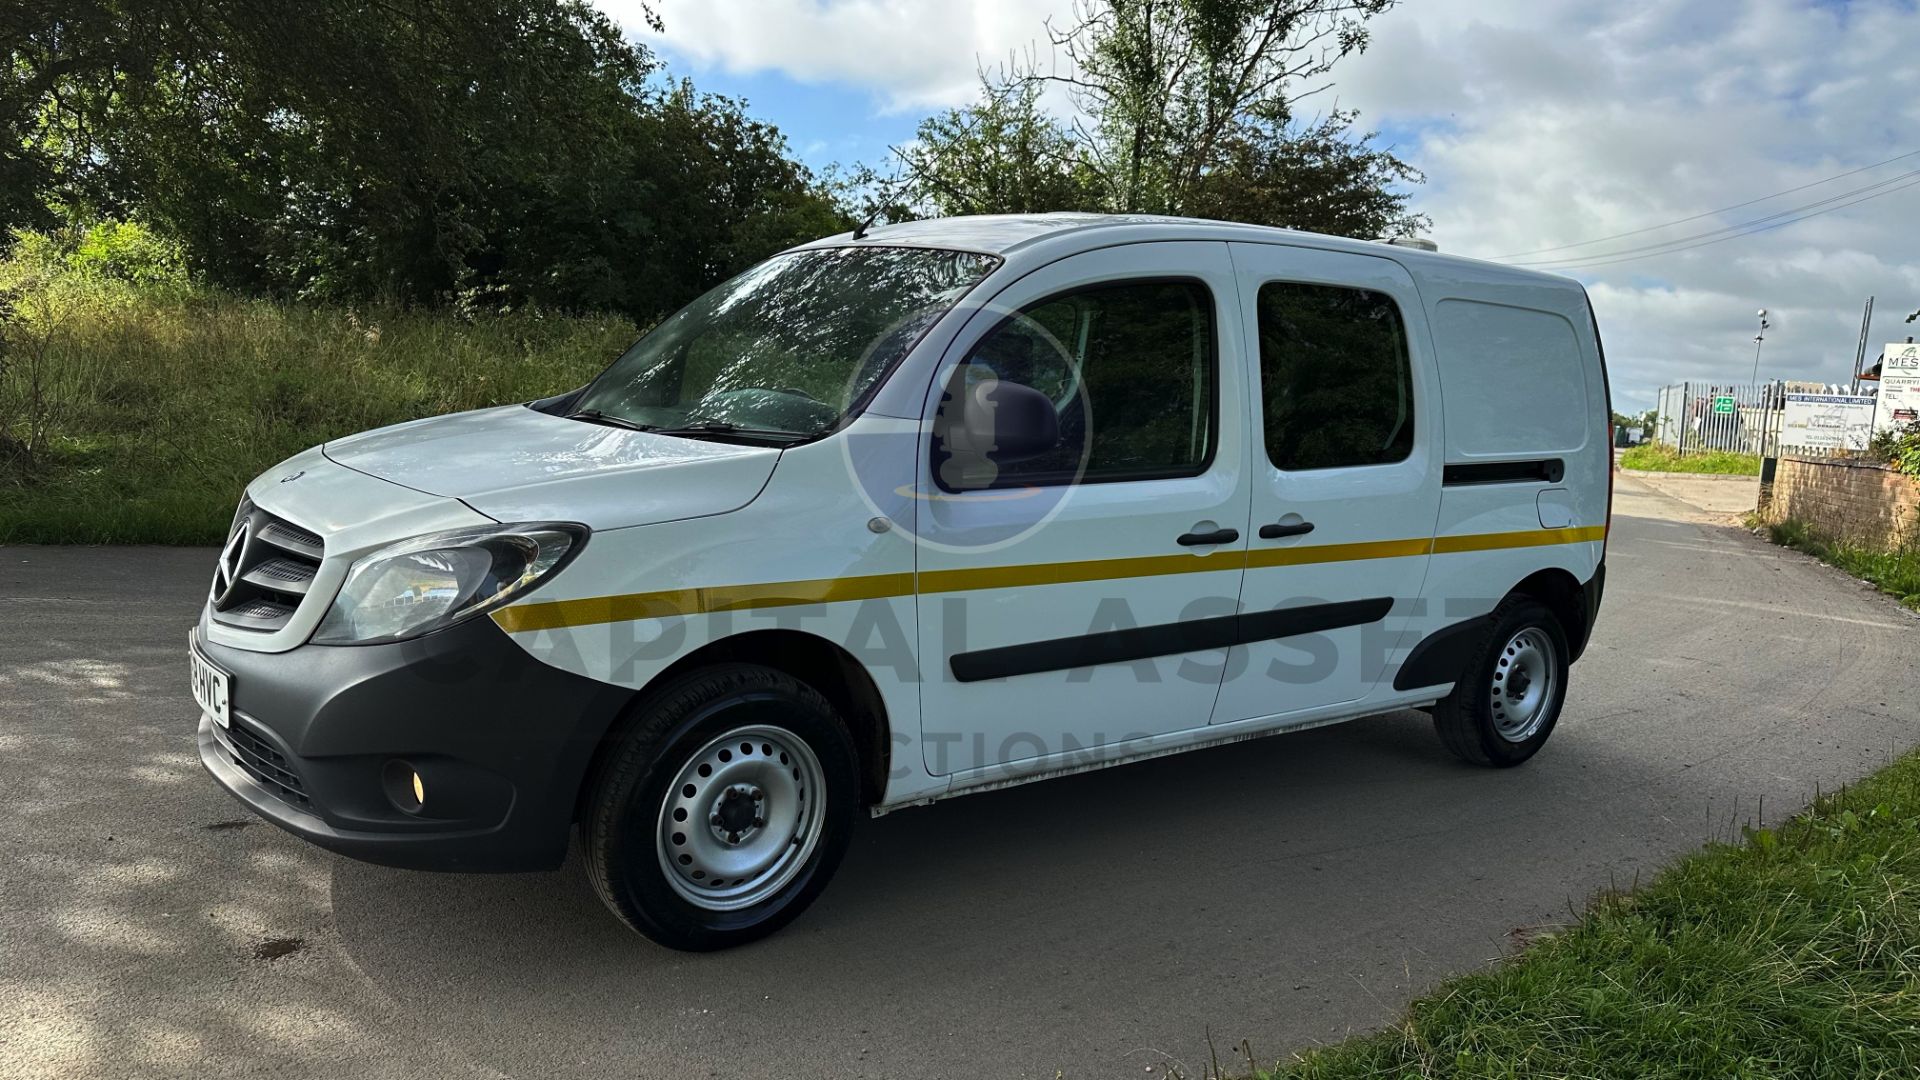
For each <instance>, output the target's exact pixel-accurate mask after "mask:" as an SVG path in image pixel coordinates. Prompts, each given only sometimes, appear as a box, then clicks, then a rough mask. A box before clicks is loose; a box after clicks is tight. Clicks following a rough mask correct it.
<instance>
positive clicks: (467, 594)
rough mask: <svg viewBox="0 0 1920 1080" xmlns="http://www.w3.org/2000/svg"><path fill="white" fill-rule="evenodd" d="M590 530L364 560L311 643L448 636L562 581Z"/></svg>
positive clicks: (410, 544)
mask: <svg viewBox="0 0 1920 1080" xmlns="http://www.w3.org/2000/svg"><path fill="white" fill-rule="evenodd" d="M586 542H587V528H586V526H584V525H572V524H564V523H556V522H542V523H538V524H521V525H488V526H482V527H479V528H473V529H460V530H457V531H455V532H444V533H433V534H431V535H428V536H419V537H415V538H414V539H412V540H406V541H402V542H401V543H398V544H394V545H392V546H391V547H385V548H381V549H380V550H378V551H375V552H372V553H371V554H368V555H365V556H363V557H361V558H360V559H359V561H357V562H355V563H354V564H353V568H352V569H350V570H348V571H347V580H346V583H345V584H344V585H342V586H340V594H339V595H338V596H336V597H335V598H334V601H333V607H332V608H330V609H329V610H328V611H327V617H326V618H325V619H323V620H321V622H320V629H319V630H318V631H316V632H315V633H314V635H313V640H314V643H315V644H319V645H374V644H379V643H382V642H389V641H401V640H404V639H406V638H412V637H419V636H420V635H421V634H426V633H430V632H432V631H434V630H440V629H444V628H446V627H449V626H452V625H453V624H454V623H457V622H460V621H461V620H463V619H469V618H472V617H473V616H475V615H479V614H481V613H482V612H487V611H492V610H493V609H494V608H497V607H499V606H501V605H502V604H505V603H507V602H508V601H510V600H513V599H514V598H515V597H518V596H520V595H522V594H523V593H526V592H527V591H528V590H530V589H533V588H535V587H537V586H538V585H539V584H540V583H541V582H543V581H545V580H546V579H548V578H550V577H552V576H553V575H554V574H555V573H558V572H559V570H560V568H561V567H562V566H565V565H566V564H567V563H568V562H569V561H571V560H572V558H573V556H574V555H575V554H577V553H578V552H579V550H580V548H581V547H582V546H583V545H585V544H586Z"/></svg>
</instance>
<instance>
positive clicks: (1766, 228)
mask: <svg viewBox="0 0 1920 1080" xmlns="http://www.w3.org/2000/svg"><path fill="white" fill-rule="evenodd" d="M1908 175H1910V176H1914V178H1913V179H1911V180H1908V181H1907V182H1906V183H1903V184H1899V185H1897V186H1895V187H1890V188H1884V189H1882V190H1880V191H1873V192H1871V193H1869V194H1865V195H1860V197H1859V198H1856V199H1851V200H1849V201H1847V202H1842V203H1838V204H1835V205H1833V206H1828V207H1826V208H1824V209H1820V210H1813V211H1810V212H1808V213H1805V214H1801V215H1799V216H1797V217H1790V218H1787V219H1786V220H1785V221H1776V222H1774V223H1772V224H1770V225H1762V226H1760V227H1759V228H1754V229H1743V230H1741V231H1739V232H1733V233H1729V234H1727V235H1725V236H1718V237H1714V238H1713V239H1710V240H1701V241H1699V242H1698V243H1692V244H1686V245H1684V246H1681V247H1676V248H1671V249H1669V250H1666V251H1649V252H1643V253H1641V254H1638V255H1621V256H1619V257H1617V258H1614V257H1607V256H1595V257H1593V258H1592V259H1588V260H1584V261H1576V262H1571V263H1566V264H1562V265H1557V266H1553V267H1550V269H1554V270H1591V269H1594V268H1596V267H1601V266H1611V265H1613V264H1615V263H1624V262H1633V261H1635V260H1637V259H1651V258H1653V257H1654V256H1656V255H1673V254H1676V253H1678V252H1682V251H1691V250H1692V249H1694V248H1703V247H1711V246H1712V245H1714V244H1723V243H1725V242H1727V241H1728V240H1737V239H1739V238H1740V237H1742V236H1752V235H1754V234H1755V233H1763V232H1772V231H1773V230H1774V229H1784V228H1786V227H1787V226H1788V225H1792V224H1794V223H1795V222H1799V221H1805V220H1807V219H1808V218H1815V217H1819V216H1820V215H1822V214H1831V213H1833V212H1834V211H1836V210H1845V209H1846V208H1847V207H1849V206H1857V205H1859V204H1860V203H1863V202H1868V201H1871V200H1873V199H1877V198H1879V197H1881V196H1882V195H1891V194H1893V193H1894V192H1896V191H1905V190H1906V189H1908V188H1911V187H1917V186H1920V175H1915V174H1908ZM1895 179H1900V178H1899V177H1895ZM1863 190H1864V189H1863ZM1856 194H1857V193H1856ZM1706 235H1711V234H1706Z"/></svg>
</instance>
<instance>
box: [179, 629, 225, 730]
mask: <svg viewBox="0 0 1920 1080" xmlns="http://www.w3.org/2000/svg"><path fill="white" fill-rule="evenodd" d="M187 664H188V667H189V670H190V671H191V672H192V677H191V680H190V681H191V682H192V684H193V700H194V701H197V702H199V703H200V711H201V712H203V713H206V714H207V715H208V716H211V717H213V722H214V723H216V724H219V725H220V726H221V727H226V726H228V724H230V723H231V722H232V721H231V718H230V717H229V716H228V711H227V700H228V697H227V691H228V689H229V688H230V687H231V686H232V683H233V677H232V676H230V675H228V674H227V673H226V672H224V671H221V670H220V669H219V668H217V667H214V666H213V665H212V664H211V663H209V662H208V661H207V658H206V657H204V656H201V655H200V650H199V648H197V647H196V646H195V645H194V643H193V633H192V632H191V631H189V632H188V634H187Z"/></svg>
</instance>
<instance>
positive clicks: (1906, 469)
mask: <svg viewBox="0 0 1920 1080" xmlns="http://www.w3.org/2000/svg"><path fill="white" fill-rule="evenodd" d="M1867 456H1868V457H1869V458H1872V459H1873V460H1875V461H1882V462H1885V463H1887V464H1888V465H1891V466H1893V467H1894V468H1895V469H1897V470H1899V471H1900V472H1901V473H1902V474H1903V475H1906V476H1911V477H1913V478H1914V479H1916V480H1920V423H1912V424H1901V425H1899V426H1898V427H1892V428H1888V429H1887V430H1885V431H1880V432H1876V433H1874V436H1873V441H1872V442H1870V443H1868V444H1867Z"/></svg>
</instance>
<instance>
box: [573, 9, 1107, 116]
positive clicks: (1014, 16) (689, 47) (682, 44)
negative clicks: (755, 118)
mask: <svg viewBox="0 0 1920 1080" xmlns="http://www.w3.org/2000/svg"><path fill="white" fill-rule="evenodd" d="M597 2H598V5H599V6H600V7H601V8H602V9H603V10H605V11H606V12H607V13H608V14H610V15H612V16H613V17H614V18H616V19H618V20H620V22H621V23H622V24H623V25H625V26H627V27H628V28H629V29H631V30H633V31H635V32H636V33H638V34H639V36H641V37H642V38H643V39H651V38H654V37H656V36H658V35H654V34H652V33H651V32H650V31H646V29H645V27H644V24H643V23H642V21H641V19H640V18H639V4H638V2H637V0H597ZM655 8H656V10H659V11H660V13H661V15H662V17H663V18H664V19H665V20H666V24H667V32H666V34H665V35H664V36H663V38H662V40H664V42H665V43H667V44H669V45H670V46H671V47H672V48H673V50H674V51H675V52H677V53H679V54H681V55H683V56H686V57H688V58H690V59H692V60H693V61H694V62H695V63H697V64H699V65H702V66H712V67H718V68H720V69H721V70H723V71H728V72H734V73H744V72H754V71H765V70H776V71H780V72H783V73H785V74H787V75H790V76H792V77H793V78H795V79H798V80H800V81H802V82H838V83H846V84H852V85H855V86H864V87H870V88H871V89H872V90H873V92H874V95H875V98H876V100H877V101H878V103H879V107H880V108H882V109H885V110H890V111H898V110H918V109H931V108H937V107H944V106H950V105H958V104H962V103H964V102H967V101H970V100H972V99H973V97H974V95H975V92H976V91H977V90H978V88H979V85H980V82H979V71H980V68H981V67H982V66H985V67H988V68H992V67H995V66H997V65H999V64H1000V63H1002V62H1004V61H1005V60H1007V59H1008V57H1009V56H1011V55H1013V54H1014V53H1020V54H1021V55H1025V54H1026V53H1027V51H1028V50H1029V49H1034V48H1042V46H1043V43H1044V42H1045V40H1046V34H1045V29H1044V26H1043V23H1044V21H1045V20H1046V18H1047V17H1048V16H1049V15H1053V16H1056V17H1060V16H1063V15H1065V14H1068V13H1070V11H1071V6H1070V3H1068V2H1066V0H972V2H969V3H950V2H946V0H734V2H726V0H705V2H702V3H695V4H679V3H671V2H669V3H665V4H658V3H656V4H655Z"/></svg>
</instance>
